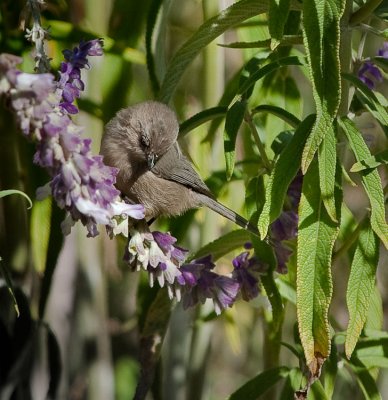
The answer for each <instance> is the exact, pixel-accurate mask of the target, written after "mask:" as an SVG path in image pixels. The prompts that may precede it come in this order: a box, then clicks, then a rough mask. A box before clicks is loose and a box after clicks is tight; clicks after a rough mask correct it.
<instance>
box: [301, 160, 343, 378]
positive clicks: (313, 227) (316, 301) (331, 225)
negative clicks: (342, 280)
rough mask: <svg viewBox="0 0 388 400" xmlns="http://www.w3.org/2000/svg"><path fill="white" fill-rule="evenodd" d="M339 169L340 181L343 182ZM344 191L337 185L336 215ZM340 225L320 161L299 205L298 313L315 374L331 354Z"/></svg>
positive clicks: (307, 178) (306, 181) (308, 176)
mask: <svg viewBox="0 0 388 400" xmlns="http://www.w3.org/2000/svg"><path fill="white" fill-rule="evenodd" d="M340 177H341V174H340V169H339V168H337V173H336V180H337V182H338V181H340ZM341 197H342V193H341V191H340V190H339V188H338V187H336V194H335V200H336V202H335V204H336V215H338V216H339V215H340V204H341V201H342V198H341ZM338 232H339V224H338V223H336V222H334V221H333V220H332V219H331V218H330V216H329V215H328V213H327V211H326V208H325V207H324V205H323V200H322V195H321V193H320V190H319V172H318V163H317V162H316V161H314V162H313V163H312V164H311V166H310V168H309V169H308V171H307V173H306V175H305V177H304V179H303V188H302V196H301V200H300V205H299V227H298V250H297V265H298V269H297V314H298V324H299V333H300V338H301V341H302V345H303V349H304V353H305V357H306V364H307V365H308V367H309V368H310V371H311V373H312V375H313V376H316V374H317V370H316V368H317V366H318V367H319V366H321V364H322V359H323V361H324V360H325V359H326V358H327V357H328V356H329V354H330V340H331V338H330V330H329V321H328V310H329V305H330V301H331V296H332V290H333V288H332V277H331V258H332V250H333V246H334V241H335V239H336V237H337V235H338Z"/></svg>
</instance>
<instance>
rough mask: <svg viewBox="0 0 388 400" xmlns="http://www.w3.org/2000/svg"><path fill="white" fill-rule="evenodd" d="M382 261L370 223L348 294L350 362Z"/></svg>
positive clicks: (360, 244)
mask: <svg viewBox="0 0 388 400" xmlns="http://www.w3.org/2000/svg"><path fill="white" fill-rule="evenodd" d="M378 260H379V242H378V240H377V237H376V235H375V233H374V232H373V230H372V228H371V226H370V225H369V223H366V224H365V225H364V226H363V228H362V229H361V232H360V235H359V237H358V243H357V247H356V251H355V253H354V257H353V262H352V266H351V270H350V276H349V282H348V289H347V294H346V303H347V306H348V310H349V323H348V327H347V331H346V342H345V353H346V356H347V357H348V358H350V356H351V355H352V352H353V349H354V347H355V346H356V343H357V340H358V338H359V336H360V334H361V330H362V328H363V326H364V324H365V321H366V317H367V312H368V310H369V306H370V299H371V296H372V294H373V291H374V286H375V280H376V268H377V263H378Z"/></svg>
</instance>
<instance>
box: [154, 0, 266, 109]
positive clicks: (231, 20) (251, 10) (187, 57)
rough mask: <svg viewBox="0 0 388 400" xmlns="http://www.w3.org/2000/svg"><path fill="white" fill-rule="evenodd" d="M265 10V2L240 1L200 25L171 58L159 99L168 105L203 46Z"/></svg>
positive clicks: (253, 0)
mask: <svg viewBox="0 0 388 400" xmlns="http://www.w3.org/2000/svg"><path fill="white" fill-rule="evenodd" d="M267 9H268V3H267V1H257V0H242V1H239V2H237V3H235V4H233V5H231V6H230V7H228V8H227V9H225V10H223V11H222V12H221V13H220V14H219V15H217V16H215V17H213V18H210V19H209V20H207V21H206V22H205V23H204V24H202V25H201V26H200V27H199V28H198V30H197V31H196V32H195V33H194V34H193V36H191V38H190V39H189V40H187V41H186V42H185V43H184V44H183V46H182V47H181V48H180V49H179V50H178V51H177V52H176V54H175V55H174V57H173V58H172V60H171V62H170V64H169V66H168V69H167V72H166V75H165V76H164V79H163V82H162V85H161V89H160V96H159V99H160V100H161V101H163V102H165V103H169V101H170V99H171V97H172V95H173V94H174V92H175V89H176V87H177V84H178V82H179V80H180V79H181V77H182V75H183V73H184V71H185V69H186V68H187V66H188V65H189V64H190V62H191V61H192V60H193V59H194V58H195V56H196V55H197V54H198V53H199V52H200V51H201V50H202V49H203V48H204V47H205V46H207V45H208V44H209V43H210V42H212V41H213V40H214V39H215V38H217V37H218V36H219V35H221V34H222V33H224V32H225V31H226V30H228V29H230V28H232V27H234V26H236V25H237V24H239V23H241V22H243V21H245V20H247V19H249V18H252V17H254V16H256V15H259V14H262V13H264V12H266V11H267Z"/></svg>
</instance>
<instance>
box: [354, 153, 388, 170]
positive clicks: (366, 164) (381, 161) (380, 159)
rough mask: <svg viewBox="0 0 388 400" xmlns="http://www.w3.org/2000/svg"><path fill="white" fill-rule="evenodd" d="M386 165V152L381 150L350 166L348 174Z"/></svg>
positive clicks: (387, 155) (387, 154) (387, 159)
mask: <svg viewBox="0 0 388 400" xmlns="http://www.w3.org/2000/svg"><path fill="white" fill-rule="evenodd" d="M387 164H388V150H383V151H381V152H379V153H377V154H375V155H373V156H370V157H368V158H366V159H365V160H361V161H358V162H356V163H354V164H353V165H352V168H350V172H360V171H363V170H365V169H373V168H377V167H379V166H380V165H387Z"/></svg>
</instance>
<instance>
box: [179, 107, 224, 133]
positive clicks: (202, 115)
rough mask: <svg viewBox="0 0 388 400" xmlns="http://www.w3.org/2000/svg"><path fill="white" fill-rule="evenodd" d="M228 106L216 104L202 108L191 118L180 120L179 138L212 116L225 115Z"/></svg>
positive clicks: (212, 117)
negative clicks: (205, 108) (215, 105)
mask: <svg viewBox="0 0 388 400" xmlns="http://www.w3.org/2000/svg"><path fill="white" fill-rule="evenodd" d="M227 111H228V107H226V106H217V107H212V108H208V109H207V110H203V111H201V112H199V113H198V114H195V115H193V116H192V117H191V118H189V119H187V120H186V121H184V122H182V123H181V124H180V126H179V138H182V137H183V136H185V135H186V134H187V133H189V132H190V131H192V130H193V129H195V128H197V127H198V126H200V125H202V124H204V123H205V122H208V121H211V120H213V119H214V118H218V117H223V116H225V115H226V113H227Z"/></svg>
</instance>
